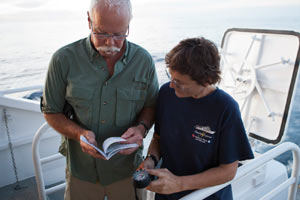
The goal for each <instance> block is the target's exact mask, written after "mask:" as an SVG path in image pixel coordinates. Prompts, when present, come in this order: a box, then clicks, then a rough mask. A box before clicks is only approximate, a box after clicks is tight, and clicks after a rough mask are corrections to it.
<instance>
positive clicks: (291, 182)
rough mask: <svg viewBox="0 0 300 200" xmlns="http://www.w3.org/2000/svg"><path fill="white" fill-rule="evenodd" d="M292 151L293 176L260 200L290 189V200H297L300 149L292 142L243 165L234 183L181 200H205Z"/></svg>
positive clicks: (209, 188) (196, 193) (191, 194)
mask: <svg viewBox="0 0 300 200" xmlns="http://www.w3.org/2000/svg"><path fill="white" fill-rule="evenodd" d="M287 151H292V152H293V167H292V173H291V176H290V177H289V178H288V179H287V180H286V181H284V182H282V183H281V184H280V185H278V186H277V187H275V188H273V189H272V190H271V191H269V192H268V193H267V194H265V195H264V196H263V197H262V198H260V200H269V199H271V198H273V197H274V196H275V195H277V194H278V193H279V192H281V191H282V190H284V189H286V188H287V187H290V188H289V194H288V199H289V200H295V199H296V193H297V184H298V176H299V166H300V149H299V147H298V146H297V145H296V144H294V143H292V142H284V143H282V144H280V145H278V146H277V147H275V148H273V149H271V150H270V151H268V152H266V153H264V154H262V155H260V156H259V157H257V158H255V159H253V160H250V161H249V162H247V163H246V164H244V165H242V166H241V167H239V168H238V170H237V173H236V176H235V178H234V179H233V180H232V181H229V182H227V183H224V184H221V185H216V186H212V187H208V188H204V189H199V190H196V191H194V192H192V193H190V194H188V195H186V196H184V197H182V198H181V199H180V200H199V199H204V198H206V197H208V196H210V195H212V194H214V193H215V192H217V191H219V190H221V189H222V188H224V187H226V186H228V185H229V184H232V183H234V182H236V181H238V180H239V179H240V178H242V177H244V176H245V175H247V174H249V173H251V172H252V171H253V170H254V169H256V168H259V167H261V166H262V165H263V164H265V163H266V162H268V161H270V160H272V159H274V158H276V157H277V156H279V155H281V154H283V153H285V152H287Z"/></svg>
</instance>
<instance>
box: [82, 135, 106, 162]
mask: <svg viewBox="0 0 300 200" xmlns="http://www.w3.org/2000/svg"><path fill="white" fill-rule="evenodd" d="M80 140H81V141H83V142H84V143H86V144H88V145H90V146H92V147H94V149H96V150H97V151H98V152H99V153H100V154H101V155H103V156H104V157H105V158H106V159H109V158H107V156H106V155H105V153H104V152H103V151H101V149H99V148H98V147H96V146H95V145H93V144H91V143H89V141H88V140H87V139H86V138H85V137H84V136H83V135H81V136H80Z"/></svg>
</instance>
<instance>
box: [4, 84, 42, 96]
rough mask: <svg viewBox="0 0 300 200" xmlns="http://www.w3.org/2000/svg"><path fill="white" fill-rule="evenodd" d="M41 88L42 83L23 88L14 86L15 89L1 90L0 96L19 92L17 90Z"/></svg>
mask: <svg viewBox="0 0 300 200" xmlns="http://www.w3.org/2000/svg"><path fill="white" fill-rule="evenodd" d="M38 89H43V86H42V85H35V86H29V87H23V88H16V89H8V90H1V91H0V96H4V95H7V94H13V93H19V92H25V91H30V90H38Z"/></svg>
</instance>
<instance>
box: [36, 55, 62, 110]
mask: <svg viewBox="0 0 300 200" xmlns="http://www.w3.org/2000/svg"><path fill="white" fill-rule="evenodd" d="M63 67H65V66H63V64H62V63H61V60H60V59H59V56H58V55H57V53H56V54H54V55H53V56H52V58H51V61H50V63H49V68H48V73H47V77H46V82H45V87H44V91H43V108H42V111H43V112H44V113H62V112H63V107H64V104H65V93H66V83H67V81H66V75H67V72H66V70H64V68H63Z"/></svg>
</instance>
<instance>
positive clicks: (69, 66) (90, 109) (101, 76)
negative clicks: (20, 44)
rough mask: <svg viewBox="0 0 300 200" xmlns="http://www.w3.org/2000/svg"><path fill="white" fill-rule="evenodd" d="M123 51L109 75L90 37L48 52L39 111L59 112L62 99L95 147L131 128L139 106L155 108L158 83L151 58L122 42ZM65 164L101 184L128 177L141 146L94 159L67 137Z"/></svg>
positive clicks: (132, 170)
mask: <svg viewBox="0 0 300 200" xmlns="http://www.w3.org/2000/svg"><path fill="white" fill-rule="evenodd" d="M125 45H126V51H125V53H124V55H123V56H122V57H121V58H120V60H118V61H117V63H116V64H115V67H114V74H113V76H111V77H110V75H109V72H108V67H107V64H106V62H105V60H104V58H103V57H102V56H101V55H100V54H99V53H98V52H97V51H96V50H95V49H94V48H93V46H92V44H91V41H90V37H88V38H85V39H82V40H79V41H77V42H74V43H72V44H69V45H67V46H65V47H62V48H61V49H59V50H58V51H57V52H56V53H54V55H53V57H52V59H51V62H50V64H49V69H48V74H47V79H46V83H45V88H44V108H43V112H45V113H62V112H63V107H64V105H65V101H66V100H67V101H68V102H69V103H70V104H71V106H72V107H73V109H74V111H75V115H76V121H77V122H78V123H79V124H80V125H81V126H83V127H85V128H87V129H89V130H92V131H93V132H94V133H95V135H96V140H97V142H98V144H99V146H101V145H102V143H103V141H104V140H105V139H106V138H108V137H112V136H121V135H122V134H123V133H124V132H125V131H126V130H127V129H128V128H129V127H130V126H132V125H133V124H134V123H135V121H136V119H137V116H138V114H139V113H140V111H141V110H142V108H143V107H153V106H155V101H156V97H157V94H158V81H157V75H156V71H155V66H154V61H153V59H152V57H151V55H150V54H149V53H148V52H147V51H146V50H145V49H143V48H142V47H140V46H138V45H136V44H133V43H131V42H128V41H127V40H125ZM66 156H67V167H68V169H69V171H70V172H71V174H72V175H73V176H75V177H77V178H79V179H81V180H85V181H90V182H96V181H100V183H101V184H103V185H108V184H111V183H113V182H115V181H118V180H121V179H123V178H127V177H130V176H132V173H133V172H134V170H135V169H136V167H137V166H138V165H139V163H140V162H141V161H142V148H140V149H139V150H138V151H137V152H136V153H133V154H131V155H120V154H117V155H115V156H113V157H112V158H111V159H110V160H102V159H95V158H93V157H92V156H90V155H88V154H87V153H84V152H82V150H81V147H80V145H79V142H78V141H75V140H72V139H67V155H66Z"/></svg>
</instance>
